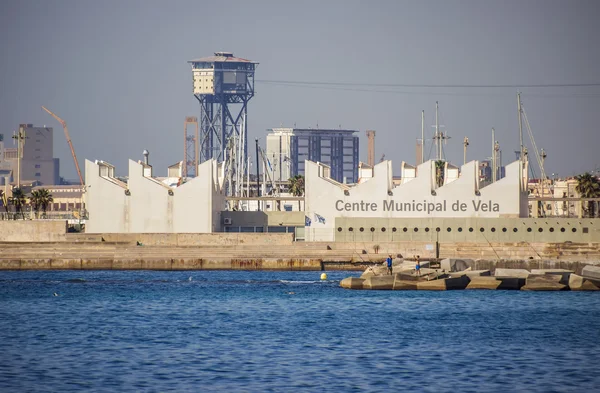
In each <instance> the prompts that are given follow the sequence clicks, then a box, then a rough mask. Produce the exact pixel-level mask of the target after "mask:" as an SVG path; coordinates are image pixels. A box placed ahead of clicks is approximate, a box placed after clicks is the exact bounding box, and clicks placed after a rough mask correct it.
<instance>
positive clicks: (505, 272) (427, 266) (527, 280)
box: [340, 259, 600, 291]
mask: <svg viewBox="0 0 600 393" xmlns="http://www.w3.org/2000/svg"><path fill="white" fill-rule="evenodd" d="M473 262H474V261H472V260H464V259H444V260H442V261H441V262H440V263H439V264H438V263H436V264H435V265H434V264H432V263H430V262H429V261H424V262H423V263H422V264H421V266H422V268H421V269H420V272H419V273H417V272H416V270H415V269H414V266H415V265H414V262H413V261H410V262H408V261H407V262H405V261H404V260H396V261H394V264H393V269H392V274H389V273H388V270H387V266H386V265H385V264H380V265H377V266H373V267H369V268H367V269H366V270H365V271H364V272H363V274H362V275H361V276H360V277H348V278H345V279H343V280H342V281H341V282H340V286H341V287H342V288H347V289H375V290H433V291H445V290H453V289H506V290H522V291H563V290H572V291H598V290H600V266H598V265H586V266H584V267H583V268H582V269H581V275H578V274H575V272H573V271H571V270H567V269H532V270H531V271H530V270H527V269H507V268H496V269H494V270H493V271H491V270H473V269H472V268H471V266H469V265H472V264H473Z"/></svg>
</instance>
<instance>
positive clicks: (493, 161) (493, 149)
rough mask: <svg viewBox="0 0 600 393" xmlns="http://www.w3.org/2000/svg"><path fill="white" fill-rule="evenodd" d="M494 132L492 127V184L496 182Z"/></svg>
mask: <svg viewBox="0 0 600 393" xmlns="http://www.w3.org/2000/svg"><path fill="white" fill-rule="evenodd" d="M495 134H496V130H494V127H492V182H495V181H496V135H495Z"/></svg>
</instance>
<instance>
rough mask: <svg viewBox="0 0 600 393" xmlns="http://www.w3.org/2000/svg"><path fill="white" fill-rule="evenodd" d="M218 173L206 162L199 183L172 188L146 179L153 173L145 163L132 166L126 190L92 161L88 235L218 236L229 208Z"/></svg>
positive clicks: (88, 166) (88, 173)
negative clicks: (218, 181)
mask: <svg viewBox="0 0 600 393" xmlns="http://www.w3.org/2000/svg"><path fill="white" fill-rule="evenodd" d="M216 168H217V164H216V161H214V160H209V161H206V162H204V163H202V164H201V165H199V166H198V176H197V177H195V178H193V179H192V180H190V181H188V182H186V183H184V184H182V185H181V186H179V187H176V188H171V187H168V186H166V185H165V184H164V183H162V182H160V181H158V180H156V179H154V178H151V177H148V176H144V173H145V172H146V174H149V173H150V169H151V168H150V167H148V166H145V165H144V164H142V163H139V162H135V161H131V160H130V161H129V180H128V183H127V185H125V184H123V183H120V182H118V181H116V179H114V178H111V177H110V176H108V175H107V176H100V173H101V170H100V169H101V168H100V165H99V164H98V163H92V162H90V161H86V186H87V191H86V206H87V209H88V214H89V219H88V221H87V225H86V232H90V233H194V232H196V233H210V232H216V231H218V230H219V229H220V213H221V210H222V209H223V206H224V195H223V192H222V189H221V187H220V185H218V184H217V182H216V179H217V176H216V175H217V172H216V171H217V169H216ZM109 172H110V171H104V173H109ZM126 190H127V192H128V194H129V195H126V193H125V191H126Z"/></svg>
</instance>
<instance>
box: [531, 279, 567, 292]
mask: <svg viewBox="0 0 600 393" xmlns="http://www.w3.org/2000/svg"><path fill="white" fill-rule="evenodd" d="M557 278H558V280H557ZM560 278H561V277H560V276H556V275H554V276H553V275H545V276H530V277H528V278H527V282H526V284H525V286H523V287H522V288H521V290H522V291H562V290H564V289H568V288H567V286H566V285H564V284H561V283H560V282H558V281H560Z"/></svg>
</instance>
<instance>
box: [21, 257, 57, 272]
mask: <svg viewBox="0 0 600 393" xmlns="http://www.w3.org/2000/svg"><path fill="white" fill-rule="evenodd" d="M46 269H50V259H21V270H46Z"/></svg>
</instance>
